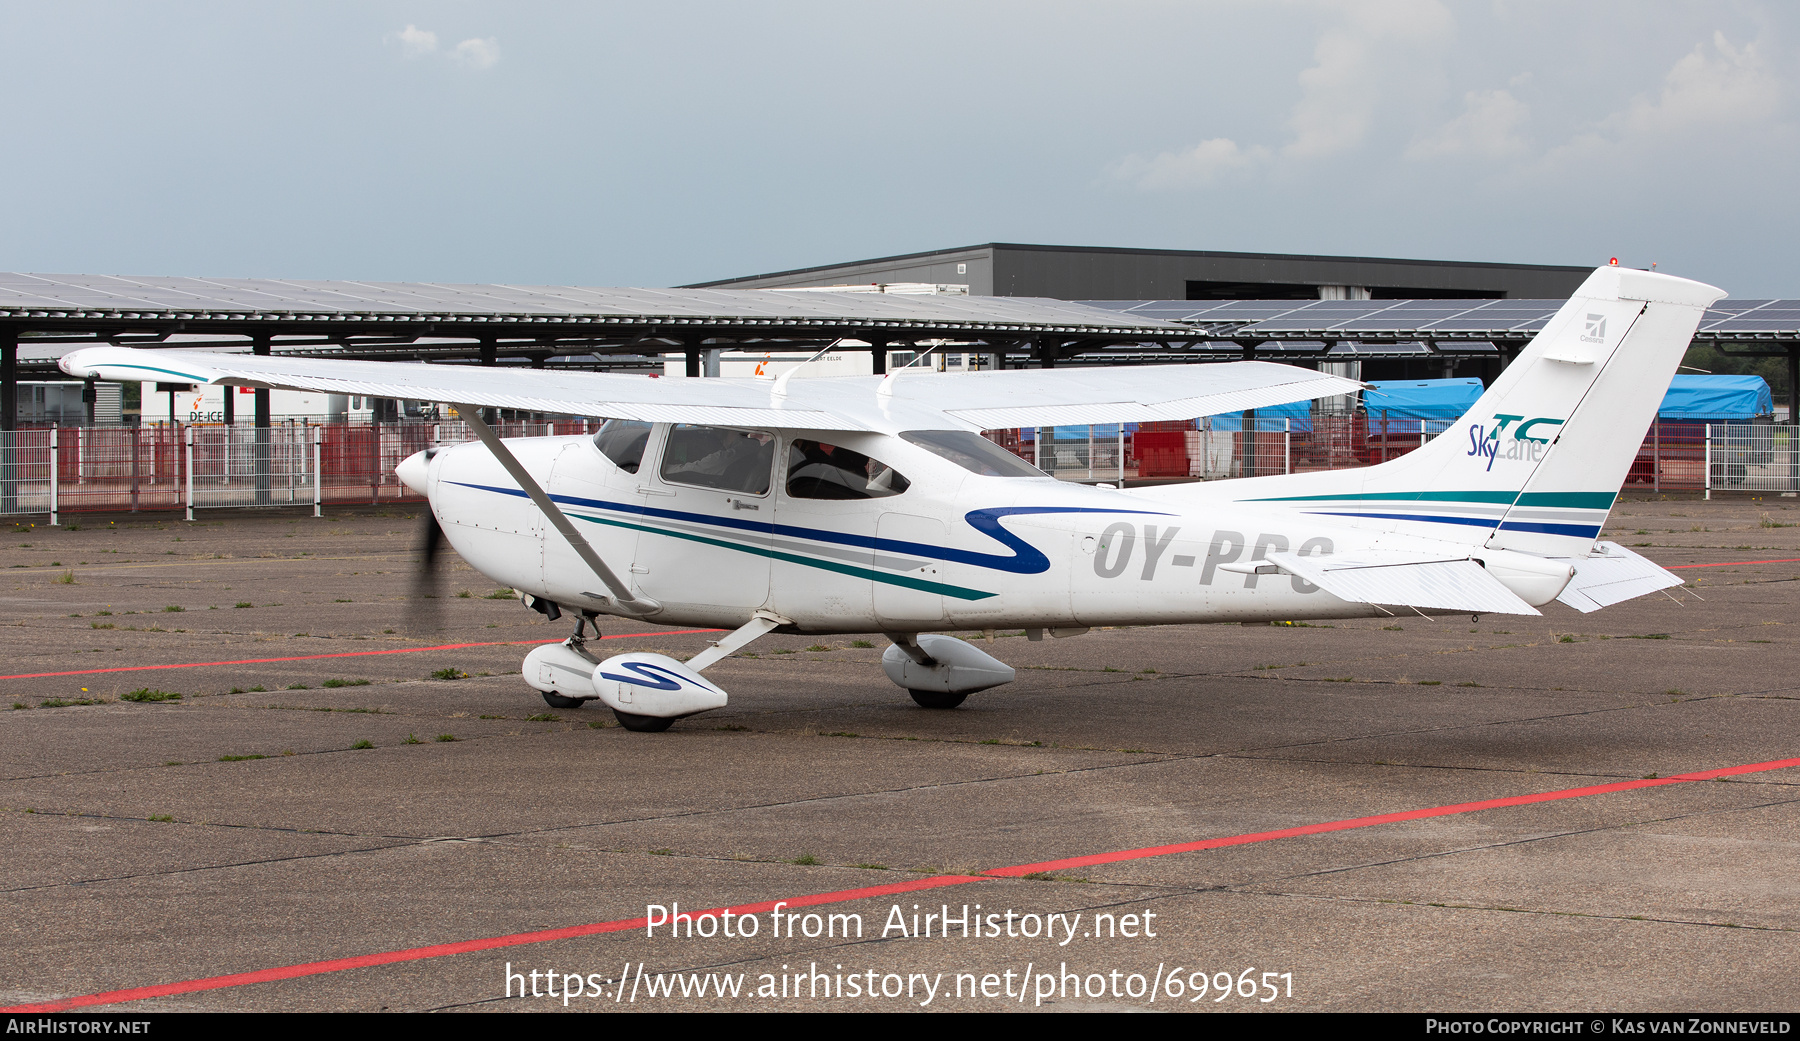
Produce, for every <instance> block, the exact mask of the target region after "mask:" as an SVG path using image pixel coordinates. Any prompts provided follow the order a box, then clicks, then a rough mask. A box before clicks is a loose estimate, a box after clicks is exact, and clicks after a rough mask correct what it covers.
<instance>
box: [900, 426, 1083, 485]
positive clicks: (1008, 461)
mask: <svg viewBox="0 0 1800 1041" xmlns="http://www.w3.org/2000/svg"><path fill="white" fill-rule="evenodd" d="M900 436H901V437H902V438H904V439H905V440H907V441H909V442H911V443H913V444H915V445H918V446H919V447H920V448H923V449H924V450H926V451H927V452H930V453H931V454H932V455H935V456H938V457H939V458H942V459H948V460H950V461H951V462H953V463H955V464H956V465H957V466H960V467H962V468H963V469H965V470H967V471H969V472H970V473H976V474H980V475H982V476H983V477H1048V476H1050V475H1049V474H1047V473H1045V472H1044V471H1042V470H1039V469H1038V468H1037V467H1035V466H1032V465H1031V464H1030V463H1028V462H1026V461H1025V460H1023V459H1020V458H1019V457H1018V456H1016V455H1013V454H1012V453H1011V452H1008V451H1007V450H1006V449H1004V448H1001V447H1000V446H999V445H997V444H995V443H993V442H992V441H989V440H988V439H987V438H985V437H982V436H981V435H980V434H976V433H972V432H970V431H967V430H906V431H902V432H901V434H900Z"/></svg>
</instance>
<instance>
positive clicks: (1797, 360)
mask: <svg viewBox="0 0 1800 1041" xmlns="http://www.w3.org/2000/svg"><path fill="white" fill-rule="evenodd" d="M1787 354H1788V356H1787V363H1788V425H1789V426H1792V425H1794V424H1796V423H1800V344H1796V345H1793V346H1790V347H1788V349H1787Z"/></svg>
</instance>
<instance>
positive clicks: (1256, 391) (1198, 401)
mask: <svg viewBox="0 0 1800 1041" xmlns="http://www.w3.org/2000/svg"><path fill="white" fill-rule="evenodd" d="M1296 371H1304V370H1296ZM1268 375H1269V376H1270V377H1272V378H1278V377H1279V376H1285V375H1286V374H1276V373H1270V374H1268ZM1165 386H1166V385H1165ZM1360 386H1361V384H1359V383H1357V382H1355V381H1353V380H1346V379H1341V378H1339V377H1336V376H1318V377H1316V378H1312V379H1292V378H1287V379H1283V380H1282V381H1281V382H1271V383H1270V384H1269V385H1267V386H1262V387H1245V388H1239V389H1230V390H1221V391H1219V392H1217V393H1212V394H1194V395H1188V396H1186V397H1179V398H1173V399H1169V400H1158V399H1157V398H1156V397H1155V396H1154V393H1151V394H1146V395H1144V397H1145V398H1147V399H1148V400H1122V401H1105V402H1091V403H1082V404H1059V403H1054V402H1045V403H1043V404H1032V405H1006V406H1000V407H991V408H946V409H945V410H944V411H945V412H947V413H948V414H950V415H952V416H955V417H956V418H958V419H961V420H964V421H965V422H968V423H970V424H971V425H974V426H978V427H980V428H981V429H983V430H1000V429H1010V428H1012V427H1038V426H1045V427H1047V426H1079V425H1087V424H1093V423H1154V422H1160V421H1165V420H1183V419H1194V418H1197V417H1199V416H1216V415H1220V414H1222V413H1226V412H1242V411H1244V410H1245V409H1252V408H1266V407H1268V406H1270V405H1285V404H1287V403H1288V402H1290V401H1305V400H1307V399H1310V398H1320V397H1326V396H1329V395H1333V394H1348V393H1350V392H1351V391H1354V390H1356V389H1357V388H1359V387H1360ZM1021 390H1023V388H1021ZM1165 392H1166V390H1165Z"/></svg>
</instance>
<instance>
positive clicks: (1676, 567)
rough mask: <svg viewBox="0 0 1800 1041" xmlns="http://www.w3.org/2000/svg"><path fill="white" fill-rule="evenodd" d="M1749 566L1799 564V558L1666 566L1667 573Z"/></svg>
mask: <svg viewBox="0 0 1800 1041" xmlns="http://www.w3.org/2000/svg"><path fill="white" fill-rule="evenodd" d="M1749 564H1800V557H1789V558H1788V559H1786V560H1727V561H1726V562H1725V563H1723V564H1668V565H1665V568H1666V569H1667V570H1669V571H1680V570H1681V569H1682V568H1689V567H1743V566H1746V565H1749Z"/></svg>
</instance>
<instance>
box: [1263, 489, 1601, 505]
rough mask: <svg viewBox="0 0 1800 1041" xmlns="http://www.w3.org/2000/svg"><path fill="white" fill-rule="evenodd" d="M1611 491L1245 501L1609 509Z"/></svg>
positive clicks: (1357, 494) (1380, 494) (1387, 494)
mask: <svg viewBox="0 0 1800 1041" xmlns="http://www.w3.org/2000/svg"><path fill="white" fill-rule="evenodd" d="M1614 498H1616V495H1615V493H1613V492H1525V493H1524V494H1522V495H1521V494H1520V493H1518V492H1477V491H1467V492H1344V493H1340V494H1338V495H1282V496H1276V497H1274V498H1268V499H1246V500H1243V501H1245V502H1466V503H1482V504H1493V505H1499V506H1513V505H1518V506H1565V507H1569V508H1573V509H1582V510H1610V509H1612V504H1613V499H1614Z"/></svg>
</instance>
